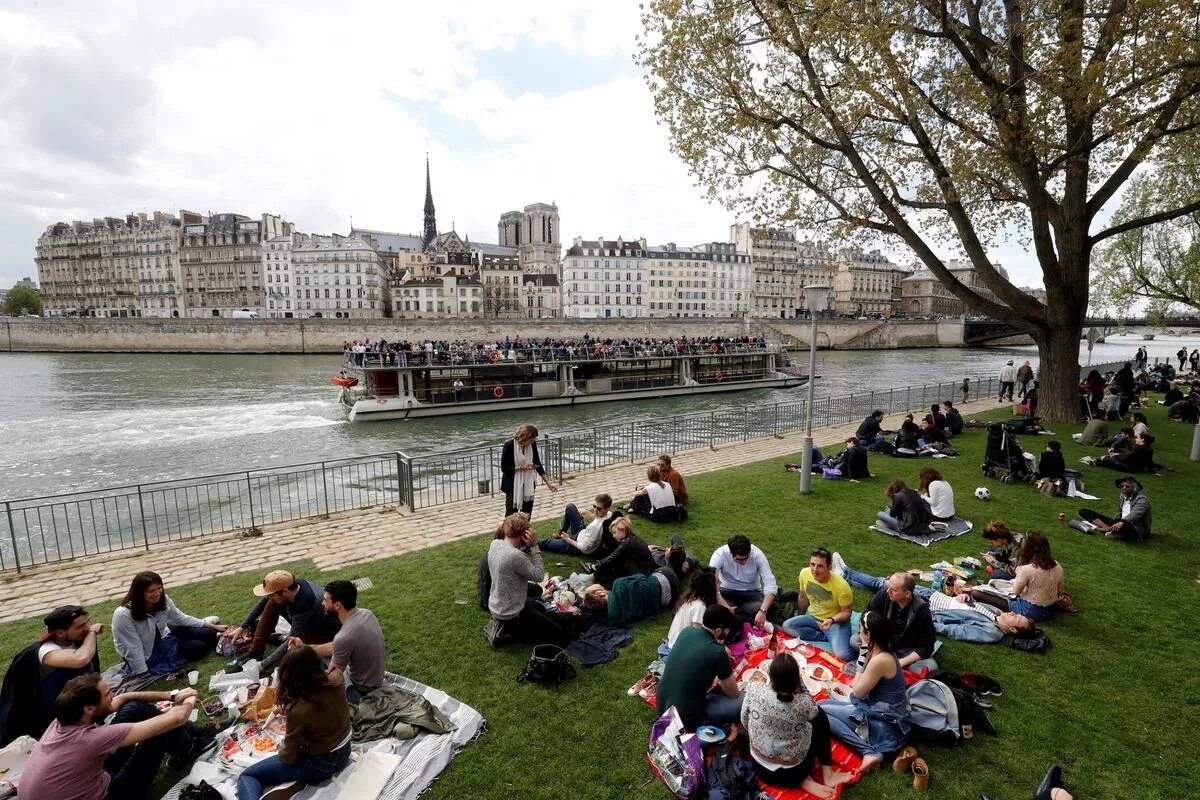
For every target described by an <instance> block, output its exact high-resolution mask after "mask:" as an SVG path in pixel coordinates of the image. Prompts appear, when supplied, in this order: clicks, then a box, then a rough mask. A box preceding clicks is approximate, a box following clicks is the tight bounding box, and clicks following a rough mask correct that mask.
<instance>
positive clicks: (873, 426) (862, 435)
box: [854, 416, 880, 439]
mask: <svg viewBox="0 0 1200 800" xmlns="http://www.w3.org/2000/svg"><path fill="white" fill-rule="evenodd" d="M879 433H880V426H879V422H878V421H877V420H876V419H875V417H873V416H871V417H867V418H866V419H864V420H863V421H862V424H861V425H859V426H858V430H857V431H855V433H854V435H855V436H857V437H858V438H859V439H874V438H875V436H876V435H878V434H879Z"/></svg>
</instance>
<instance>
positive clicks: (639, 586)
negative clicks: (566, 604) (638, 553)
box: [583, 567, 679, 625]
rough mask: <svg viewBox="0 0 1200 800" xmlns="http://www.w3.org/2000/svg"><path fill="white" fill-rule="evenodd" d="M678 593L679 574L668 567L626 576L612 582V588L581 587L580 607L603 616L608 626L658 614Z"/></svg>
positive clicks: (625, 623)
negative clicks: (651, 572)
mask: <svg viewBox="0 0 1200 800" xmlns="http://www.w3.org/2000/svg"><path fill="white" fill-rule="evenodd" d="M678 594H679V577H678V575H676V574H675V570H673V569H671V568H670V567H659V568H658V569H656V570H654V572H653V574H650V575H626V576H625V577H623V578H617V579H616V580H615V581H613V587H612V591H609V590H608V589H605V588H604V587H603V586H601V585H600V584H598V583H593V584H592V585H591V586H589V587H587V588H586V589H584V590H583V606H584V608H586V609H587V610H588V611H591V612H592V613H593V614H597V615H601V614H603V615H604V616H605V619H606V620H607V622H608V624H609V625H628V624H630V623H632V622H637V621H638V620H643V619H649V618H651V617H656V616H658V614H659V612H661V611H662V610H663V609H664V608H670V607H671V603H672V602H673V601H674V599H675V597H676V596H677V595H678Z"/></svg>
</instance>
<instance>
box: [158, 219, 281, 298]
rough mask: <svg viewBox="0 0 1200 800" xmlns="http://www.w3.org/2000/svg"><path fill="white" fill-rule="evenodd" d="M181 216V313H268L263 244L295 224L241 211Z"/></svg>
mask: <svg viewBox="0 0 1200 800" xmlns="http://www.w3.org/2000/svg"><path fill="white" fill-rule="evenodd" d="M179 216H180V220H181V222H182V224H183V231H182V235H181V238H180V244H179V262H180V272H181V273H182V276H181V283H182V285H183V288H182V294H183V304H184V311H183V316H188V317H229V316H232V315H233V312H234V311H253V312H256V313H257V314H259V315H264V314H265V313H266V306H265V301H266V293H265V292H264V291H263V284H262V274H261V267H262V245H263V243H264V242H266V241H268V240H269V239H272V238H274V237H276V236H280V235H283V234H286V233H291V232H292V230H293V226H292V225H291V223H285V222H284V221H283V220H282V219H281V218H280V217H278V216H276V215H274V214H263V215H262V216H261V217H259V218H258V219H253V218H251V217H248V216H245V215H243V214H231V213H223V214H213V215H211V216H207V217H206V216H204V215H202V214H197V213H195V212H193V211H181V212H179Z"/></svg>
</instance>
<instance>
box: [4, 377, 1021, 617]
mask: <svg viewBox="0 0 1200 800" xmlns="http://www.w3.org/2000/svg"><path fill="white" fill-rule="evenodd" d="M996 407H997V406H996V402H995V401H994V400H992V399H991V398H990V397H989V398H985V399H982V400H973V401H971V402H969V403H965V404H963V405H960V406H959V408H960V409H961V411H962V412H963V415H964V416H966V417H970V416H972V415H975V414H979V413H981V412H983V411H988V410H990V409H993V408H996ZM902 420H903V413H899V412H898V413H896V414H893V415H891V416H890V417H889V418H888V419H886V420H885V421H884V426H885V427H890V428H898V427H899V426H900V422H901V421H902ZM857 427H858V423H857V422H854V423H849V424H846V425H838V426H832V427H828V428H823V429H820V430H818V431H816V437H815V438H816V441H817V443H818V444H819V445H822V446H825V445H836V444H837V443H839V442H841V441H844V440H845V437H846V436H848V435H849V434H851V433H853V432H854V431H855V429H856V428H857ZM802 439H803V436H802V434H799V433H795V434H788V435H785V436H779V437H770V438H763V439H752V440H750V441H748V442H736V443H734V444H730V445H727V446H722V447H719V448H703V449H699V450H692V451H687V452H682V453H679V454H678V455H676V456H675V464H676V465H677V466H678V467H679V469H680V470H681V471H682V472H683V474H684V475H685V476H690V475H698V474H701V473H705V472H713V471H715V470H720V469H727V468H729V467H737V466H741V465H744V464H750V463H753V462H755V461H764V460H767V459H774V458H781V457H783V456H788V455H793V454H796V453H798V452H799V451H800V449H801V442H802ZM647 463H649V459H648V460H647V461H643V462H639V463H635V464H618V465H614V466H612V467H608V468H606V469H602V470H597V471H595V472H584V473H578V474H573V475H566V476H563V484H562V488H561V490H560V491H559V492H558V493H557V494H551V493H550V492H547V491H545V490H544V489H539V491H538V497H537V505H536V506H535V507H534V515H535V517H538V518H539V519H548V518H554V519H557V518H558V516H559V515H560V514H561V513H562V507H563V506H564V505H565V504H566V503H568V502H574V503H583V502H585V501H586V500H587V499H588V498H590V497H592V496H594V495H595V494H598V493H600V492H608V493H612V494H619V493H620V492H621V491H622V490H621V488H620V487H629V486H633V485H634V484H635V483H636V482H637V481H639V480H641V479H642V478H643V476H644V475H645V470H646V464H647ZM796 478H797V485H798V483H799V476H796ZM503 508H504V498H503V496H502V495H494V496H485V497H479V498H474V499H471V500H464V501H462V502H458V503H451V504H448V505H444V506H437V507H434V508H429V509H422V510H420V511H417V512H414V513H411V514H409V513H402V512H400V511H399V510H397V509H394V508H389V507H374V508H369V509H363V510H361V511H355V512H348V513H345V514H336V515H333V516H331V517H329V518H326V519H320V518H314V519H306V520H301V521H298V522H289V523H280V524H278V525H270V526H266V527H265V528H263V534H262V536H261V537H254V538H248V539H243V538H239V537H238V534H236V533H227V534H220V535H217V536H205V537H200V538H196V539H190V540H187V541H183V542H174V543H171V544H165V545H161V546H155V547H154V549H153V550H149V551H146V550H130V551H125V552H117V553H104V554H101V555H96V556H88V557H85V558H80V559H77V560H75V561H69V562H63V563H59V564H52V565H48V566H44V567H36V568H34V569H29V570H25V571H24V572H22V573H19V574H17V573H9V574H8V575H5V576H4V578H3V579H0V585H3V588H4V593H5V596H6V597H7V600H6V602H5V603H4V604H3V605H0V622H9V621H12V620H17V619H25V618H28V617H36V616H41V615H44V614H45V613H46V612H47V611H49V610H50V609H51V608H54V607H55V606H59V605H62V604H64V603H78V604H80V605H83V606H88V605H94V604H96V603H99V602H102V601H105V600H109V599H113V598H117V597H120V596H121V595H123V594H124V593H125V591H126V590H127V589H128V588H129V580H130V577H131V576H133V575H134V574H136V573H137V572H140V571H141V570H147V569H150V570H154V571H155V572H158V573H159V574H160V575H162V577H163V580H164V581H165V582H166V583H167V585H168V586H178V585H181V584H188V583H196V582H198V581H202V580H206V579H208V578H213V577H218V576H221V575H231V574H233V573H235V572H243V571H247V570H251V571H256V572H265V571H266V570H267V569H269V568H270V567H271V566H272V565H275V564H283V563H288V562H293V561H303V560H309V561H312V562H313V563H315V564H316V566H317V567H318V568H319V569H321V570H333V569H338V568H340V567H345V566H349V565H351V564H357V563H362V562H367V561H374V560H377V559H381V558H388V557H391V556H397V555H401V554H403V553H408V552H412V551H415V550H422V549H424V548H426V547H432V546H434V545H437V544H441V543H443V542H449V541H455V540H458V539H465V538H468V537H471V536H478V535H480V534H482V533H486V532H488V530H487V529H488V528H490V527H491V526H492V525H493V524H494V523H498V522H499V520H500V517H501V515H502V513H503ZM471 569H472V573H471V574H472V579H473V576H474V572H473V570H474V567H472V568H471ZM310 577H313V576H310ZM258 579H259V578H258V577H257V576H256V577H255V578H254V579H253V580H258ZM253 580H251V581H250V582H251V583H253ZM473 590H474V584H473V583H472V584H471V591H473ZM465 591H467V589H466V588H464V592H465Z"/></svg>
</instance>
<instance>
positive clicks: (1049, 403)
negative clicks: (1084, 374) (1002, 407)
mask: <svg viewBox="0 0 1200 800" xmlns="http://www.w3.org/2000/svg"><path fill="white" fill-rule="evenodd" d="M1035 338H1036V339H1037V346H1038V359H1039V364H1038V372H1039V376H1040V377H1039V380H1040V381H1041V383H1040V384H1039V385H1038V407H1037V415H1038V416H1039V417H1042V418H1043V419H1044V420H1045V421H1046V422H1062V423H1076V422H1078V421H1079V418H1080V416H1081V414H1080V406H1079V328H1078V327H1072V328H1070V329H1068V330H1058V331H1051V332H1050V333H1047V334H1043V335H1040V336H1037V337H1035Z"/></svg>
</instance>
